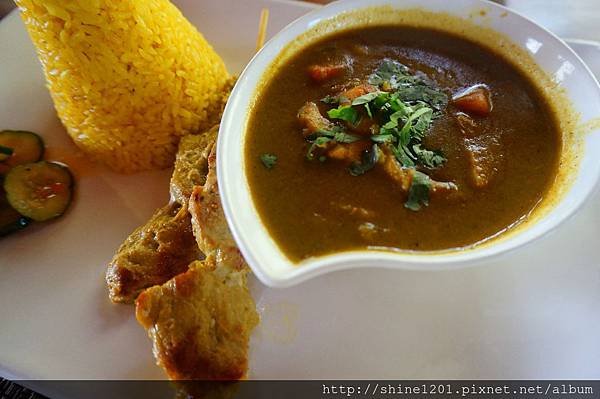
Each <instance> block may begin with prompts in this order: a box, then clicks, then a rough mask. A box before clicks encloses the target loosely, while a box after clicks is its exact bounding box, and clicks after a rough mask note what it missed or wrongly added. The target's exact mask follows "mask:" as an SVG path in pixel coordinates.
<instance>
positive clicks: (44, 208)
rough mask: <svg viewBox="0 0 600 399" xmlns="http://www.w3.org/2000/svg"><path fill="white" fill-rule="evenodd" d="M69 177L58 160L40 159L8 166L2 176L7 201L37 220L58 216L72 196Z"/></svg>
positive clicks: (70, 178)
mask: <svg viewBox="0 0 600 399" xmlns="http://www.w3.org/2000/svg"><path fill="white" fill-rule="evenodd" d="M73 183H74V180H73V176H72V175H71V172H70V171H69V169H68V168H67V167H66V166H65V165H63V164H60V163H56V162H46V161H40V162H36V163H29V164H25V165H19V166H16V167H14V168H12V169H11V170H10V171H9V172H8V174H7V175H6V177H5V178H4V190H5V191H6V198H7V199H8V203H9V204H10V205H11V206H12V207H13V208H14V209H15V210H16V211H17V212H19V213H20V214H21V215H23V216H25V217H28V218H30V219H33V220H35V221H38V222H43V221H45V220H49V219H54V218H56V217H59V216H60V215H62V214H63V213H64V212H65V210H66V209H67V208H68V207H69V204H70V203H71V198H72V197H73Z"/></svg>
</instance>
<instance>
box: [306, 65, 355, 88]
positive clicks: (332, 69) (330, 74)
mask: <svg viewBox="0 0 600 399" xmlns="http://www.w3.org/2000/svg"><path fill="white" fill-rule="evenodd" d="M345 71H346V65H343V64H339V65H311V66H309V67H308V75H309V76H310V78H311V79H312V80H313V81H315V82H316V83H323V82H325V81H327V80H329V79H333V78H335V77H338V76H340V75H341V74H343V73H344V72H345Z"/></svg>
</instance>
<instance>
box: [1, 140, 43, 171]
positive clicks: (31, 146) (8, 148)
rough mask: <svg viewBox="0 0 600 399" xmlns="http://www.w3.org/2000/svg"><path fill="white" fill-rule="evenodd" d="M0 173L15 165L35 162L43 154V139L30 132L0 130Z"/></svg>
mask: <svg viewBox="0 0 600 399" xmlns="http://www.w3.org/2000/svg"><path fill="white" fill-rule="evenodd" d="M0 149H3V151H0V152H1V154H0V173H6V172H8V171H9V170H10V169H11V168H13V167H15V166H17V165H23V164H26V163H31V162H37V161H39V160H41V159H42V157H43V156H44V140H42V138H41V137H40V136H38V135H37V134H35V133H32V132H26V131H23V130H4V131H1V132H0Z"/></svg>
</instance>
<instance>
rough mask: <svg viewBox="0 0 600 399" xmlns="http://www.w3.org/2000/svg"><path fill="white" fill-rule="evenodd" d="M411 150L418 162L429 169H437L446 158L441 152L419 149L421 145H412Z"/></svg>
mask: <svg viewBox="0 0 600 399" xmlns="http://www.w3.org/2000/svg"><path fill="white" fill-rule="evenodd" d="M412 150H413V153H414V154H415V155H416V157H417V159H418V160H419V162H421V163H422V164H423V165H425V166H427V167H429V168H437V167H438V166H440V165H442V164H443V163H444V162H446V158H445V157H444V155H443V154H442V153H441V151H431V150H426V149H424V148H422V147H421V144H415V145H413V146H412Z"/></svg>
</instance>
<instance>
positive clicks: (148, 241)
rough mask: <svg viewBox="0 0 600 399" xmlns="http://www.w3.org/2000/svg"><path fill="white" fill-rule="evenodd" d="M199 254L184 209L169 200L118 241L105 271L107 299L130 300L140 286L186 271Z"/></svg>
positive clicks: (140, 288) (123, 301)
mask: <svg viewBox="0 0 600 399" xmlns="http://www.w3.org/2000/svg"><path fill="white" fill-rule="evenodd" d="M201 257H202V253H201V252H200V250H199V249H198V245H197V244H196V241H195V239H194V235H193V233H192V225H191V221H190V216H189V213H188V212H187V209H186V208H185V207H184V206H181V205H179V204H177V203H171V204H169V205H167V206H165V207H163V208H161V209H159V210H158V211H157V212H156V213H155V214H154V215H153V216H152V218H150V220H149V221H148V222H147V223H146V224H145V225H143V226H141V227H139V228H138V229H136V230H135V231H134V232H133V233H132V234H131V235H130V236H129V237H127V239H126V240H125V242H124V243H123V244H121V247H120V248H119V250H118V251H117V253H116V255H115V256H114V258H113V259H112V261H111V263H110V265H109V266H108V269H107V271H106V284H107V285H108V289H109V296H110V299H111V300H112V301H113V302H121V303H132V302H133V301H134V300H135V298H136V297H137V295H138V294H139V293H140V292H141V291H142V290H144V289H146V288H148V287H151V286H153V285H156V284H162V283H164V282H165V281H167V280H169V279H170V278H172V277H174V276H176V275H178V274H179V273H183V272H185V271H186V270H187V269H188V265H189V264H190V262H193V261H194V260H197V259H200V258H201Z"/></svg>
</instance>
